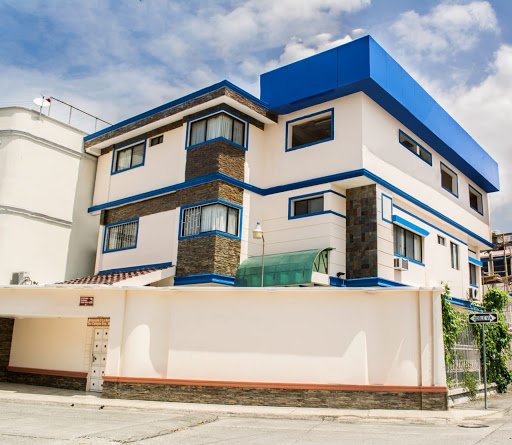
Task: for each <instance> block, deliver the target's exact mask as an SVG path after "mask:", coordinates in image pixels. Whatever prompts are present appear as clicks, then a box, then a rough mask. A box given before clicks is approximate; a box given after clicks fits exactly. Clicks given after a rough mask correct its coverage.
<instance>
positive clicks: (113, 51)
mask: <svg viewBox="0 0 512 445" xmlns="http://www.w3.org/2000/svg"><path fill="white" fill-rule="evenodd" d="M0 17H2V24H1V26H0V61H1V62H0V107H5V106H11V105H17V106H25V107H29V108H35V105H34V104H33V102H32V99H33V98H35V97H37V96H41V94H43V95H45V96H53V97H56V98H58V99H60V100H62V101H64V102H66V103H69V104H72V105H74V106H75V107H78V108H79V109H82V110H84V111H86V112H88V113H91V114H93V115H95V116H98V117H100V118H102V119H104V120H106V121H108V122H110V123H116V122H119V121H120V120H123V119H126V118H128V117H131V116H133V115H135V114H138V113H141V112H144V111H147V110H149V109H151V108H154V107H156V106H159V105H162V104H164V103H167V102H169V101H171V100H174V99H177V98H179V97H181V96H183V95H185V94H188V93H191V92H194V91H197V90H198V89H201V88H204V87H207V86H209V85H211V84H214V83H216V82H219V81H221V80H223V79H227V80H229V81H230V82H232V83H234V84H235V85H237V86H239V87H240V88H242V89H244V90H246V91H247V92H249V93H251V94H253V95H255V96H257V97H259V75H260V74H261V73H263V72H266V71H269V70H272V69H274V68H277V67H279V66H283V65H286V64H288V63H291V62H294V61H296V60H300V59H303V58H305V57H308V56H311V55H313V54H316V53H318V52H321V51H325V50H327V49H329V48H332V47H335V46H338V45H341V44H343V43H345V42H348V41H351V40H353V39H356V38H358V37H361V36H363V35H367V34H370V35H371V36H372V37H373V38H374V39H375V40H376V41H377V42H378V43H379V44H380V45H381V46H382V47H383V48H384V49H385V50H386V51H387V52H388V53H389V54H390V55H391V56H392V57H393V58H395V60H397V61H398V63H400V64H401V65H402V67H403V68H404V69H405V70H406V71H408V72H409V73H410V74H411V75H412V76H413V77H414V78H415V79H416V80H417V81H418V82H419V83H420V84H421V85H422V86H423V88H425V89H426V90H427V92H429V93H430V95H431V96H433V97H434V99H436V100H437V102H438V103H439V104H440V105H441V106H442V107H443V108H445V110H446V111H447V112H448V113H450V114H451V115H452V117H453V118H454V119H455V120H456V121H457V122H458V123H459V124H460V125H461V126H462V127H463V128H464V129H465V130H466V131H467V132H468V133H469V134H470V135H471V136H472V137H473V138H474V139H475V140H476V141H477V142H478V143H479V144H480V145H481V146H482V147H483V148H484V149H485V150H486V151H487V152H488V153H489V154H490V155H491V156H492V157H493V158H494V159H495V160H496V161H497V162H498V164H499V166H500V182H501V191H500V192H497V193H492V194H491V195H490V203H491V210H492V213H491V225H492V228H493V230H499V231H502V232H512V211H510V210H509V209H512V194H511V193H510V192H511V191H512V175H511V174H510V172H511V171H512V139H511V138H510V137H509V134H508V132H509V130H510V129H511V128H512V26H511V25H512V1H511V0H494V1H480V0H475V1H463V0H460V1H457V0H445V1H440V0H218V1H217V0H177V1H163V0H80V1H78V0H41V1H39V0H0ZM59 106H60V104H58V103H57V102H54V104H52V110H51V113H52V114H51V115H52V116H54V117H58V118H66V116H67V114H66V113H67V110H66V109H65V107H64V106H62V107H59ZM59 113H60V114H59ZM73 118H74V119H76V120H75V121H72V122H71V123H72V124H73V125H76V126H78V127H81V128H85V129H87V130H89V131H93V129H94V128H93V127H90V128H89V127H88V126H89V125H92V121H91V120H90V119H87V117H86V116H84V115H80V113H75V115H73ZM99 128H100V127H99Z"/></svg>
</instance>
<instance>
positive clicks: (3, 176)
mask: <svg viewBox="0 0 512 445" xmlns="http://www.w3.org/2000/svg"><path fill="white" fill-rule="evenodd" d="M84 135H85V133H83V132H81V131H80V130H77V129H75V128H73V127H70V126H68V125H66V124H63V123H61V122H59V121H56V120H54V119H52V118H48V117H46V116H44V115H42V116H39V113H37V112H35V111H33V110H28V109H24V108H18V107H12V108H0V141H1V144H0V207H2V212H1V213H2V215H0V225H1V226H2V231H1V233H0V238H2V249H1V251H0V283H5V284H8V283H10V281H11V278H12V274H13V273H14V272H20V271H27V272H29V275H30V277H31V278H32V279H33V280H36V281H38V282H40V283H51V282H56V281H63V280H65V279H71V278H76V277H79V276H86V275H88V274H91V273H92V272H93V270H94V256H95V248H96V240H97V233H98V225H99V219H98V217H97V216H92V215H89V214H87V208H88V207H89V206H90V205H91V198H92V191H93V187H94V179H95V175H96V159H95V158H94V157H92V156H90V155H86V154H84V153H83V147H82V145H83V137H84Z"/></svg>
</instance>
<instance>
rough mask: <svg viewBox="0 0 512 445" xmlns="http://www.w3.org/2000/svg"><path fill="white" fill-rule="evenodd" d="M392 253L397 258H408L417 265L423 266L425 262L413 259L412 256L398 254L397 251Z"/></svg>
mask: <svg viewBox="0 0 512 445" xmlns="http://www.w3.org/2000/svg"><path fill="white" fill-rule="evenodd" d="M393 255H394V256H396V257H397V258H405V259H406V260H409V262H410V263H414V264H417V265H418V266H422V267H425V263H422V262H421V261H416V260H413V259H412V258H410V257H408V256H404V255H399V254H398V253H394V254H393Z"/></svg>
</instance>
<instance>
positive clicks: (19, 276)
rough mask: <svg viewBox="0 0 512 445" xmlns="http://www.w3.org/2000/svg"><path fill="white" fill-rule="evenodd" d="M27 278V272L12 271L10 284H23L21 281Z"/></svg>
mask: <svg viewBox="0 0 512 445" xmlns="http://www.w3.org/2000/svg"><path fill="white" fill-rule="evenodd" d="M27 278H29V274H28V272H13V274H12V280H11V283H12V284H23V282H24V281H25V280H26V279H27Z"/></svg>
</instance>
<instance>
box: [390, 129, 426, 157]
mask: <svg viewBox="0 0 512 445" xmlns="http://www.w3.org/2000/svg"><path fill="white" fill-rule="evenodd" d="M398 134H399V141H400V143H401V144H402V145H403V146H404V147H405V148H407V149H408V150H409V151H411V152H413V153H414V154H415V155H416V156H419V157H420V158H421V159H423V160H424V161H425V162H426V163H427V164H430V165H432V154H431V153H430V152H429V151H428V150H425V149H424V148H423V147H422V146H421V145H420V144H418V143H417V142H416V141H415V140H414V139H412V138H410V137H409V136H407V135H406V134H405V133H403V132H402V130H399V133H398Z"/></svg>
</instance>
